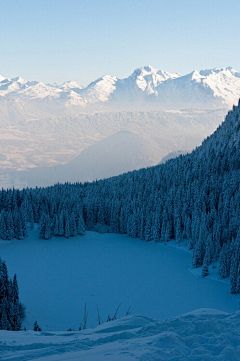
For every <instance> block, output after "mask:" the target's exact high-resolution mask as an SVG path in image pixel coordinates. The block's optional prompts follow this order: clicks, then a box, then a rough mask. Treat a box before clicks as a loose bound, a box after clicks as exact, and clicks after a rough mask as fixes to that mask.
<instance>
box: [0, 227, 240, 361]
mask: <svg viewBox="0 0 240 361" xmlns="http://www.w3.org/2000/svg"><path fill="white" fill-rule="evenodd" d="M173 245H174V243H173V242H170V243H169V244H168V245H164V244H161V243H153V242H150V243H146V242H143V241H141V240H138V239H130V238H129V237H127V236H123V235H115V234H99V233H94V232H87V234H86V235H85V236H83V237H76V238H70V239H65V238H57V237H56V238H53V239H51V240H49V241H46V240H40V239H38V231H37V230H34V231H30V232H29V237H28V238H26V239H25V240H22V241H17V240H14V241H10V242H8V241H1V242H0V255H1V257H2V259H4V260H6V263H7V266H8V270H9V274H10V277H12V276H13V274H14V273H15V272H16V273H17V276H18V283H19V289H20V299H21V301H22V302H23V303H24V304H25V306H26V310H27V317H26V319H25V320H24V322H23V326H26V328H27V330H32V328H33V323H34V321H35V320H37V321H38V323H39V325H40V326H41V327H42V329H43V332H42V333H35V332H33V331H20V332H15V333H13V332H7V331H0V352H1V354H2V355H1V357H0V358H1V359H3V360H35V359H39V360H40V359H41V360H42V359H43V360H45V359H46V360H74V361H75V360H80V359H82V360H93V361H95V360H96V361H97V360H114V361H118V360H130V359H131V360H144V361H146V360H174V361H177V360H194V361H195V360H196V361H197V360H205V361H208V360H222V361H223V360H224V361H225V360H230V361H231V360H232V361H237V360H240V348H239V344H240V314H239V313H238V312H236V311H237V310H238V308H239V295H231V294H230V292H229V284H228V283H227V282H222V281H221V280H220V279H219V278H218V276H217V275H216V270H212V268H211V267H210V276H208V277H206V278H202V277H201V276H199V275H198V274H195V273H196V272H195V270H192V268H191V253H190V252H186V251H185V250H183V249H181V247H178V246H173ZM197 273H199V272H197ZM85 302H86V304H87V309H88V310H89V318H88V325H87V326H88V327H90V328H89V329H87V330H85V331H81V332H73V333H72V332H66V330H67V329H69V328H70V327H71V328H74V329H76V330H77V329H78V327H79V325H80V323H81V320H82V318H83V312H84V304H85ZM121 302H122V304H121V307H120V309H119V312H118V315H117V316H118V318H119V319H118V320H117V321H112V322H111V323H106V324H103V325H101V326H99V327H97V328H94V327H95V326H96V325H97V306H98V308H99V311H100V316H101V318H102V319H103V320H104V321H106V319H107V316H108V314H110V315H111V316H113V314H114V312H115V310H116V308H117V306H118V305H119V304H120V303H121ZM129 306H131V311H132V314H131V316H129V317H127V318H126V317H124V316H125V314H126V310H127V309H128V307H129ZM203 308H207V309H210V308H211V309H218V310H220V311H223V312H220V313H219V312H215V311H211V310H206V311H203V310H202V311H198V312H196V311H194V312H193V313H192V314H187V315H182V316H179V315H181V314H185V313H187V312H190V311H193V310H196V309H203ZM226 312H227V313H226ZM232 312H236V313H234V314H232V315H231V314H228V313H232ZM137 315H144V317H143V316H137ZM120 317H121V319H120ZM122 317H123V318H122ZM156 319H159V320H161V321H155V320H156ZM92 328H94V329H92ZM59 330H62V332H60V331H59ZM53 355H55V356H53Z"/></svg>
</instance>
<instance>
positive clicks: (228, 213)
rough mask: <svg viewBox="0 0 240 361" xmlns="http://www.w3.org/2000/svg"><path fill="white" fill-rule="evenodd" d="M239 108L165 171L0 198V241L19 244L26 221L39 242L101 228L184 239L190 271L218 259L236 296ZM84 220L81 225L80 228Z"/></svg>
mask: <svg viewBox="0 0 240 361" xmlns="http://www.w3.org/2000/svg"><path fill="white" fill-rule="evenodd" d="M239 180H240V103H239V105H238V106H234V107H233V110H232V111H230V112H229V113H228V115H227V117H226V119H225V121H224V122H223V124H222V125H221V126H220V127H219V128H218V129H217V130H216V132H215V133H214V134H213V135H212V136H210V137H209V138H207V139H206V140H205V141H204V142H203V144H202V145H201V147H199V148H197V149H196V150H194V151H193V152H192V153H191V154H188V155H184V156H180V157H179V158H176V159H173V160H170V161H168V162H167V163H166V164H163V165H159V166H156V167H151V168H147V169H142V170H139V171H134V172H129V173H127V174H123V175H121V176H118V177H114V178H110V179H107V180H102V181H96V182H93V183H86V184H72V185H71V184H65V185H59V184H58V185H55V186H53V187H48V188H36V189H25V190H22V191H16V190H7V191H5V190H2V192H1V193H0V209H1V221H0V235H1V238H3V239H11V238H13V237H16V238H21V237H22V236H24V235H25V234H26V222H30V223H31V224H33V222H40V224H41V225H40V237H42V238H46V239H48V238H50V237H51V235H52V234H54V235H62V236H64V235H65V237H69V236H74V235H76V234H77V233H80V234H83V233H84V222H85V225H86V228H87V229H89V230H91V229H99V228H105V230H109V231H110V232H116V233H127V234H128V235H129V236H131V237H139V238H141V239H143V240H145V241H151V240H153V241H156V242H161V241H165V242H166V241H168V240H169V239H171V238H175V239H176V240H177V241H178V242H181V240H182V239H187V240H188V242H189V247H190V248H191V249H193V265H194V266H196V267H197V266H200V265H203V266H204V267H203V275H207V274H208V266H209V264H210V263H212V262H214V263H215V262H216V260H220V263H219V273H220V275H221V276H222V277H229V276H230V281H231V292H232V293H237V292H239V291H240V266H239V264H240V182H239ZM83 220H84V222H83Z"/></svg>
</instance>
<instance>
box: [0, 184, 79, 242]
mask: <svg viewBox="0 0 240 361" xmlns="http://www.w3.org/2000/svg"><path fill="white" fill-rule="evenodd" d="M82 213H83V203H82V198H81V196H80V195H77V196H76V194H75V193H73V192H72V189H71V186H70V185H69V186H68V185H66V186H65V187H64V189H62V188H57V187H52V188H51V189H44V188H36V189H34V190H32V189H24V190H23V191H19V190H15V189H10V190H2V191H1V192H0V238H1V239H4V240H11V239H13V238H16V239H21V238H23V237H25V236H27V224H29V225H30V228H31V229H33V227H34V223H39V224H40V226H39V237H40V238H43V239H50V238H51V237H52V236H53V235H54V236H64V237H66V238H69V237H71V236H76V235H78V234H81V235H83V234H84V233H85V224H84V220H83V217H82Z"/></svg>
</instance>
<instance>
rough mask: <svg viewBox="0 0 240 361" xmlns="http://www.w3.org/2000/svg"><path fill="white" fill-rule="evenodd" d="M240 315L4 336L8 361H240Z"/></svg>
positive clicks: (202, 314)
mask: <svg viewBox="0 0 240 361" xmlns="http://www.w3.org/2000/svg"><path fill="white" fill-rule="evenodd" d="M239 322H240V312H237V313H235V314H226V313H223V312H219V311H217V310H213V309H200V310H196V311H194V312H191V313H188V314H184V315H181V316H179V317H176V318H172V319H167V320H164V321H156V320H154V319H151V318H147V317H143V316H129V317H125V318H122V319H119V320H116V321H112V322H110V323H106V324H103V325H101V326H98V327H96V328H95V329H93V330H85V331H81V332H40V333H38V332H34V331H19V332H14V331H0V335H1V341H0V348H1V350H2V351H1V354H2V357H1V359H2V360H10V359H11V360H12V361H17V360H21V361H27V360H38V361H55V360H57V361H66V360H71V361H79V360H84V361H133V360H135V361H136V360H139V361H146V360H151V361H160V360H161V361H183V360H184V361H185V360H187V361H203V360H206V361H239V360H240V333H239Z"/></svg>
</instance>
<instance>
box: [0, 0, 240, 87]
mask: <svg viewBox="0 0 240 361" xmlns="http://www.w3.org/2000/svg"><path fill="white" fill-rule="evenodd" d="M0 14H1V15H0V19H1V21H0V23H1V30H0V44H1V48H0V49H1V50H0V74H1V75H3V76H7V77H14V76H18V75H20V76H22V77H24V78H26V79H36V80H40V81H43V82H55V81H56V82H63V81H65V80H70V79H74V80H76V81H78V82H79V83H80V84H83V85H84V84H88V83H89V82H91V81H93V80H95V79H97V78H99V77H100V76H102V75H104V74H110V75H116V76H117V77H119V78H122V77H125V76H128V75H130V73H131V72H132V71H133V70H134V69H136V68H137V67H140V66H144V65H147V64H150V65H152V66H153V67H155V68H158V69H163V70H168V71H177V72H180V73H182V74H184V73H188V72H190V71H192V70H194V69H198V70H200V69H203V68H212V67H225V66H228V65H231V66H233V67H234V68H236V69H237V70H240V37H239V34H240V21H239V16H240V1H239V0H224V1H222V0H208V1H206V0H158V1H157V0H148V1H145V0H138V1H135V0H111V1H110V0H98V1H96V0H85V1H83V0H48V1H46V0H0Z"/></svg>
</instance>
